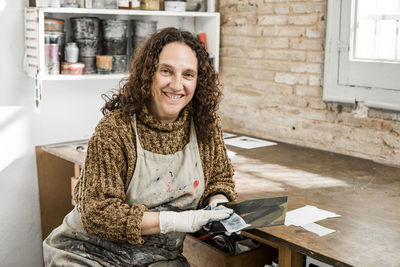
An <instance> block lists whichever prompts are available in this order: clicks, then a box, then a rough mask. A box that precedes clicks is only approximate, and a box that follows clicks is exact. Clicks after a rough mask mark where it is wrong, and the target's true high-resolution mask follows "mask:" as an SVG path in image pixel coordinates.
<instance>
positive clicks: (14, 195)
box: [0, 0, 117, 267]
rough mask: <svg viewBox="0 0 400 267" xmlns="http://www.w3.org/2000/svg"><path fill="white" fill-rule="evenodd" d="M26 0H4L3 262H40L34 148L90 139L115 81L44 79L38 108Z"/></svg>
mask: <svg viewBox="0 0 400 267" xmlns="http://www.w3.org/2000/svg"><path fill="white" fill-rule="evenodd" d="M27 4H28V1H27V0H23V1H11V0H8V1H5V0H0V25H1V27H0V36H1V38H0V59H1V61H0V77H1V78H0V218H1V219H0V265H1V266H5V267H9V266H16V267H19V266H30V267H35V266H41V265H42V243H41V230H40V229H41V228H40V210H39V207H40V206H39V195H38V183H37V173H36V158H35V153H34V147H35V146H36V145H42V144H49V143H55V142H62V141H69V140H75V139H82V138H89V137H90V135H91V134H92V132H93V129H94V127H95V126H96V124H97V122H98V121H99V119H100V118H101V117H102V115H101V113H100V111H99V110H100V108H101V105H102V104H103V100H102V99H101V97H100V95H101V93H104V92H107V91H109V90H110V89H111V88H112V87H115V86H116V85H117V82H116V81H86V82H78V81H64V82H45V83H44V84H43V86H44V88H43V102H42V106H41V110H40V113H36V112H35V110H34V98H33V79H32V78H29V77H28V76H26V75H25V74H24V72H23V70H22V65H23V53H24V31H23V30H24V20H23V9H24V7H25V6H27ZM3 6H4V8H2V7H3Z"/></svg>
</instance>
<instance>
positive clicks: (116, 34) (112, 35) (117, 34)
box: [101, 19, 128, 40]
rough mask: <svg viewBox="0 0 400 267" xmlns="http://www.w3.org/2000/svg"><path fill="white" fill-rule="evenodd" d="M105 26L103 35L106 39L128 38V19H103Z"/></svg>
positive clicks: (102, 22)
mask: <svg viewBox="0 0 400 267" xmlns="http://www.w3.org/2000/svg"><path fill="white" fill-rule="evenodd" d="M101 25H102V26H103V27H102V29H103V37H104V39H106V40H110V39H122V38H126V32H127V28H128V21H127V20H120V19H104V20H102V21H101Z"/></svg>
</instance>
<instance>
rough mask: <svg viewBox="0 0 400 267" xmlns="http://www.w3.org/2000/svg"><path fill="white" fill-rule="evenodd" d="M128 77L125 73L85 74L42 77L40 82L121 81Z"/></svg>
mask: <svg viewBox="0 0 400 267" xmlns="http://www.w3.org/2000/svg"><path fill="white" fill-rule="evenodd" d="M125 77H128V74H126V73H116V74H86V75H64V74H59V75H42V76H41V79H42V81H84V80H121V79H122V78H125Z"/></svg>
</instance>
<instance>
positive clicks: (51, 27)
mask: <svg viewBox="0 0 400 267" xmlns="http://www.w3.org/2000/svg"><path fill="white" fill-rule="evenodd" d="M44 31H45V32H64V20H62V19H50V18H46V19H44Z"/></svg>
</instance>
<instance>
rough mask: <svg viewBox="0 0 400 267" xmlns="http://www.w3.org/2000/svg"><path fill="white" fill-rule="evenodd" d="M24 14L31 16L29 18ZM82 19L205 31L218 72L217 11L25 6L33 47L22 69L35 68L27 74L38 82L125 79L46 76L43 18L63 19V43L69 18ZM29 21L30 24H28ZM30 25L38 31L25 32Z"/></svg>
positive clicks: (197, 31) (30, 47) (68, 27)
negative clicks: (147, 23) (146, 21)
mask: <svg viewBox="0 0 400 267" xmlns="http://www.w3.org/2000/svg"><path fill="white" fill-rule="evenodd" d="M27 14H30V16H28V15H27ZM32 14H33V15H32ZM32 16H35V17H36V21H35V17H32ZM82 16H95V17H98V18H100V19H105V18H119V19H125V20H132V19H136V20H138V19H139V20H153V21H157V29H161V28H164V27H168V26H173V27H177V28H181V29H185V30H188V31H190V32H192V33H196V34H197V33H201V32H204V33H206V35H207V45H208V52H209V53H210V55H211V56H212V57H213V61H214V66H215V68H216V70H217V71H218V69H219V36H220V15H219V13H217V12H169V11H147V10H120V9H88V8H36V7H28V8H26V10H25V21H26V27H25V33H26V38H31V39H30V42H31V43H32V42H33V43H34V45H33V46H32V45H26V47H25V51H26V53H25V67H27V66H28V65H29V66H31V67H32V66H34V65H35V66H36V68H37V73H33V72H32V71H30V72H27V73H28V75H30V76H32V77H35V78H36V79H38V80H39V82H42V81H57V80H59V81H65V80H104V79H115V80H117V79H121V78H122V77H124V76H127V74H91V75H62V74H60V75H48V74H46V73H45V45H44V19H45V18H58V19H64V21H65V24H64V30H65V32H66V35H65V37H66V38H65V39H66V42H68V41H70V39H71V30H70V23H69V18H71V17H82ZM28 21H29V22H30V23H31V24H29V23H27V22H28ZM32 23H37V24H36V26H37V32H33V33H32V30H29V29H27V27H30V26H32ZM27 25H28V26H27ZM29 31H31V32H29ZM29 34H30V35H29ZM32 34H36V36H35V37H32ZM29 36H31V37H29ZM33 47H36V50H37V51H36V53H34V56H32V55H29V54H30V53H31V52H32V51H30V49H32V48H33ZM31 54H32V53H31ZM27 55H28V56H27ZM35 55H36V56H35ZM26 69H27V68H26Z"/></svg>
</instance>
